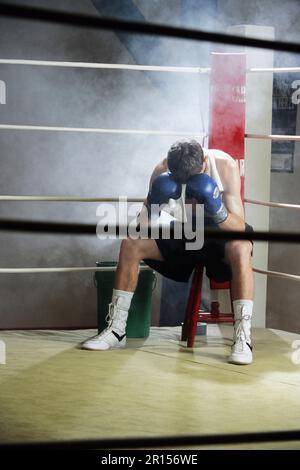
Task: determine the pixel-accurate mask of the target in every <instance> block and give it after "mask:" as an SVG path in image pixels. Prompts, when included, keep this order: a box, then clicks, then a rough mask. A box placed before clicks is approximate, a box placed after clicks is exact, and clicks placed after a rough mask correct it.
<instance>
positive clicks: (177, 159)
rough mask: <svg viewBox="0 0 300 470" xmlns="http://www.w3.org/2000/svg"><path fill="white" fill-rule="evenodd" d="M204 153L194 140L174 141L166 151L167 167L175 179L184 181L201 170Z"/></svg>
mask: <svg viewBox="0 0 300 470" xmlns="http://www.w3.org/2000/svg"><path fill="white" fill-rule="evenodd" d="M203 159H204V154H203V150H202V147H201V145H200V144H199V143H198V142H197V141H196V140H188V141H180V142H176V143H175V144H173V145H172V146H171V147H170V150H169V152H168V168H169V170H170V172H171V173H172V176H173V177H174V179H175V180H177V181H179V182H180V183H186V182H187V180H188V179H189V177H190V176H192V175H194V174H195V173H199V172H200V171H201V170H202V165H203Z"/></svg>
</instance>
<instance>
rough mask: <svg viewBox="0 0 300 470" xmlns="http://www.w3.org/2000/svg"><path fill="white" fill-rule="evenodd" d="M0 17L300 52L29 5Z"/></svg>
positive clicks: (283, 44)
mask: <svg viewBox="0 0 300 470" xmlns="http://www.w3.org/2000/svg"><path fill="white" fill-rule="evenodd" d="M0 16H6V17H9V18H21V19H22V20H30V19H31V20H39V21H45V22H47V23H55V24H63V25H73V26H76V27H85V28H87V29H94V30H95V29H97V30H99V28H102V29H104V30H109V31H123V32H127V33H129V34H136V33H139V34H143V35H153V36H164V37H172V38H181V39H186V40H194V41H208V42H216V43H223V44H232V45H236V46H249V47H257V48H262V49H271V50H279V51H286V52H297V53H298V52H300V44H298V43H296V42H288V41H278V40H276V41H274V40H270V39H260V38H256V37H254V38H252V37H243V36H237V35H235V34H224V33H215V32H210V31H201V30H199V29H190V28H182V26H180V27H179V26H169V25H167V24H157V23H148V22H144V21H135V20H134V21H129V20H120V19H117V18H103V17H96V16H95V15H87V14H81V13H69V12H64V11H58V10H53V9H48V8H38V7H31V6H27V5H26V6H25V5H11V4H9V3H8V2H1V3H0Z"/></svg>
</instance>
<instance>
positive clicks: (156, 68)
mask: <svg viewBox="0 0 300 470" xmlns="http://www.w3.org/2000/svg"><path fill="white" fill-rule="evenodd" d="M0 64H6V65H29V66H44V67H73V68H86V69H110V70H135V71H144V72H173V73H194V74H195V73H197V74H199V73H204V74H207V73H210V68H209V67H167V66H160V65H136V64H134V65H133V64H101V63H97V62H66V61H57V60H25V59H0ZM247 72H250V73H257V72H261V73H266V72H272V73H283V72H300V67H268V68H250V69H248V70H247Z"/></svg>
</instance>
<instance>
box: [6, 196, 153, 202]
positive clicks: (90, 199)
mask: <svg viewBox="0 0 300 470" xmlns="http://www.w3.org/2000/svg"><path fill="white" fill-rule="evenodd" d="M144 200H145V198H142V197H131V198H126V199H124V196H121V197H120V198H118V197H81V198H80V197H76V196H74V197H73V196H0V201H41V202H125V201H126V202H144Z"/></svg>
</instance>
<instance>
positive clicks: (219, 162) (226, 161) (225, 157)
mask: <svg viewBox="0 0 300 470" xmlns="http://www.w3.org/2000/svg"><path fill="white" fill-rule="evenodd" d="M206 152H207V153H206V155H208V156H211V157H212V158H214V160H215V163H216V167H217V169H218V171H219V172H221V173H223V172H228V171H229V172H230V171H234V170H235V169H237V162H236V160H235V159H234V158H232V156H231V155H229V153H226V152H223V150H219V149H208V150H206Z"/></svg>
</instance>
